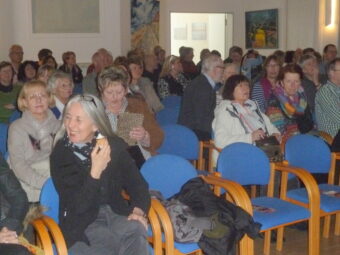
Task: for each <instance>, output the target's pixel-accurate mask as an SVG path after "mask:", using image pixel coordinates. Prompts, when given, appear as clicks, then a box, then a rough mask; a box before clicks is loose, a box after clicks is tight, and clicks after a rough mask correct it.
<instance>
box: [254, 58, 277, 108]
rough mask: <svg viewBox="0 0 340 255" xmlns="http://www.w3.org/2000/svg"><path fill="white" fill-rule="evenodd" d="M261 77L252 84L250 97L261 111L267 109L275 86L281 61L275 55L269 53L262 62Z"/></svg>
mask: <svg viewBox="0 0 340 255" xmlns="http://www.w3.org/2000/svg"><path fill="white" fill-rule="evenodd" d="M263 69H264V73H263V77H261V78H260V80H259V81H258V82H256V83H255V84H254V87H253V90H252V93H251V99H252V100H254V101H256V103H257V104H258V105H259V107H260V110H261V111H262V112H266V111H267V107H268V101H269V99H270V97H271V95H272V94H273V91H274V89H275V87H276V86H277V81H278V77H279V74H280V69H281V61H280V59H279V57H277V56H276V55H270V56H268V57H267V58H266V60H265V61H264V64H263Z"/></svg>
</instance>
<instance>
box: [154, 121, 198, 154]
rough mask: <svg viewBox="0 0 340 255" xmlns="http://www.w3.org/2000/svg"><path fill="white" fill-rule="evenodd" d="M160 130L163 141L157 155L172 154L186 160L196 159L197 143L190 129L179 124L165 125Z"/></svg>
mask: <svg viewBox="0 0 340 255" xmlns="http://www.w3.org/2000/svg"><path fill="white" fill-rule="evenodd" d="M162 129H163V131H164V140H163V143H162V145H161V147H160V148H159V149H158V151H157V152H158V153H159V154H173V155H177V156H181V157H183V158H185V159H187V160H197V159H198V155H199V141H198V138H197V136H196V134H195V133H194V132H193V131H192V130H191V129H189V128H187V127H185V126H182V125H179V124H170V125H165V126H163V127H162Z"/></svg>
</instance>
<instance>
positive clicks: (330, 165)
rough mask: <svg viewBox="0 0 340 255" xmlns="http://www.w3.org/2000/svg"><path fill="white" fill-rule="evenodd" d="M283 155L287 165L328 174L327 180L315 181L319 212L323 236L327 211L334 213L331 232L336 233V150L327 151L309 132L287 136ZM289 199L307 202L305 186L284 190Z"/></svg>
mask: <svg viewBox="0 0 340 255" xmlns="http://www.w3.org/2000/svg"><path fill="white" fill-rule="evenodd" d="M285 158H286V160H287V161H288V163H289V165H291V166H294V167H301V168H304V169H306V170H307V171H308V172H310V173H312V174H320V173H321V174H322V173H323V174H328V177H329V178H328V183H322V184H319V189H320V216H321V217H323V216H325V222H324V229H323V230H324V231H323V236H324V237H325V238H327V237H328V235H329V227H330V220H331V218H330V217H331V215H333V214H335V215H337V217H336V224H335V226H336V227H335V234H336V235H340V186H339V185H335V182H334V181H335V180H334V177H335V166H336V160H340V153H331V151H330V149H329V147H328V145H327V144H326V143H325V142H324V140H323V139H321V138H319V137H315V136H312V135H296V136H293V137H291V138H290V139H288V141H287V143H286V147H285ZM287 195H288V197H289V198H291V199H292V201H295V202H296V201H299V202H302V203H304V204H308V198H307V192H306V189H304V188H300V189H294V190H290V191H289V192H288V193H287Z"/></svg>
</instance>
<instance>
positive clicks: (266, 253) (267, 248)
mask: <svg viewBox="0 0 340 255" xmlns="http://www.w3.org/2000/svg"><path fill="white" fill-rule="evenodd" d="M270 237H271V231H270V230H269V231H266V232H265V233H264V245H263V246H264V248H263V249H264V250H263V254H264V255H269V254H270Z"/></svg>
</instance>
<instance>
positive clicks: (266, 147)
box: [255, 135, 283, 162]
mask: <svg viewBox="0 0 340 255" xmlns="http://www.w3.org/2000/svg"><path fill="white" fill-rule="evenodd" d="M255 144H256V147H258V148H260V149H261V150H262V151H263V152H264V153H266V155H267V157H268V158H269V160H270V161H271V162H280V161H282V159H283V155H282V153H281V148H280V143H279V141H278V140H277V139H276V137H275V136H273V135H272V136H266V137H265V138H263V139H261V140H258V141H256V142H255Z"/></svg>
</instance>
